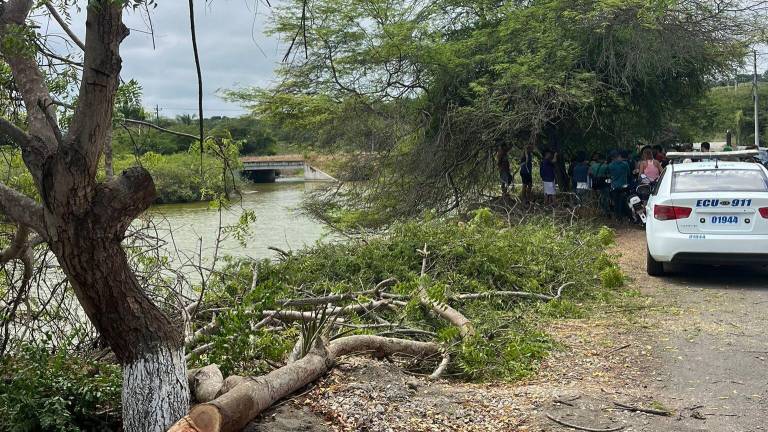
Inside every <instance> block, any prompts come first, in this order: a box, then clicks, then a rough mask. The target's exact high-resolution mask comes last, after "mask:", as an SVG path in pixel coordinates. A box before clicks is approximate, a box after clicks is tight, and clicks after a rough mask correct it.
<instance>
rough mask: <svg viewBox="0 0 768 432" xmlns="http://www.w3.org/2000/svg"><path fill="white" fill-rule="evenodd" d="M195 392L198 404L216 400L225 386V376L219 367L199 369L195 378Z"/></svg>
mask: <svg viewBox="0 0 768 432" xmlns="http://www.w3.org/2000/svg"><path fill="white" fill-rule="evenodd" d="M192 380H193V387H192V388H193V390H194V395H195V399H196V400H197V401H198V402H209V401H212V400H214V399H215V398H216V396H217V395H218V393H219V390H220V389H221V386H222V385H224V376H222V375H221V371H220V370H219V366H218V365H215V364H212V365H208V366H205V367H203V368H200V369H198V370H197V371H196V372H195V374H194V376H193V378H192Z"/></svg>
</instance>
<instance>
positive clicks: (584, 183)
mask: <svg viewBox="0 0 768 432" xmlns="http://www.w3.org/2000/svg"><path fill="white" fill-rule="evenodd" d="M572 166H573V168H572V170H573V173H572V177H573V182H574V183H575V186H576V187H575V190H576V194H577V195H578V196H579V197H580V198H583V197H584V196H585V195H586V194H587V193H588V192H589V189H590V187H589V164H588V163H587V161H586V160H585V158H584V155H580V156H578V157H577V158H576V160H575V161H574V162H573V165H572Z"/></svg>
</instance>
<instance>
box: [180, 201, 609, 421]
mask: <svg viewBox="0 0 768 432" xmlns="http://www.w3.org/2000/svg"><path fill="white" fill-rule="evenodd" d="M612 239H613V233H612V232H611V231H610V230H607V229H594V228H591V229H590V228H588V227H564V226H561V225H559V224H557V223H556V222H553V221H551V220H547V219H540V220H536V221H531V222H529V223H526V224H521V225H517V226H508V225H505V224H504V223H503V222H502V221H501V220H500V219H499V218H497V217H496V216H494V215H493V214H492V213H490V212H489V211H487V210H478V211H477V212H476V213H475V215H474V217H473V218H472V219H471V220H470V221H468V222H464V221H458V220H446V219H434V220H423V221H419V222H410V223H404V224H401V225H397V226H395V227H393V229H392V230H390V232H389V233H387V234H386V235H383V236H380V237H375V238H368V239H361V240H356V241H351V242H346V243H337V244H326V245H320V246H317V247H315V248H311V249H308V250H305V251H301V252H298V253H286V254H284V256H283V257H282V260H281V261H279V262H270V261H262V262H259V263H256V264H253V265H247V263H244V262H242V261H231V262H230V263H229V264H228V267H227V268H226V269H225V270H224V271H222V272H221V274H220V276H219V277H218V278H217V279H216V280H214V281H212V282H211V284H210V286H209V288H208V289H209V290H210V291H209V293H208V294H207V295H206V300H205V301H204V302H203V303H202V304H195V305H193V308H191V309H192V310H190V312H191V313H192V314H194V315H195V318H194V319H193V320H192V321H191V323H190V324H191V325H190V326H188V327H189V331H188V336H187V347H188V353H189V356H188V359H189V361H190V364H191V365H192V366H198V367H199V369H192V370H191V371H190V374H189V379H190V388H191V389H193V395H194V397H195V399H196V400H197V401H198V402H200V405H197V406H196V407H195V408H193V410H192V411H191V412H190V414H189V416H187V417H186V418H185V419H183V420H182V421H180V422H179V423H178V424H177V426H176V430H205V431H208V430H216V431H218V430H238V428H241V427H243V426H244V425H245V424H247V422H248V421H250V420H251V419H252V418H254V417H255V416H256V415H258V414H259V413H260V412H261V411H263V410H264V409H266V408H268V407H269V406H270V405H271V404H272V403H274V402H275V401H276V400H278V399H280V398H282V397H285V396H286V395H289V394H290V393H292V392H294V391H296V390H298V389H299V388H301V387H303V386H305V385H306V384H308V383H310V382H312V381H314V380H315V379H317V378H318V377H319V376H321V375H322V374H324V373H325V372H327V371H328V370H329V369H330V368H331V367H332V366H333V364H334V363H335V362H336V361H337V360H338V359H339V358H340V357H342V356H344V355H348V354H352V353H371V354H373V355H375V356H376V357H379V358H383V357H387V358H397V359H399V360H400V361H401V364H402V365H403V367H406V368H409V369H411V371H412V373H421V374H424V375H428V376H430V377H431V378H439V377H441V376H448V375H450V376H454V377H460V378H464V379H471V380H488V379H503V380H512V379H517V378H520V377H523V376H526V375H527V374H529V373H531V372H532V371H534V370H535V368H536V365H537V362H538V360H540V359H541V358H543V357H544V356H545V355H546V353H547V352H548V351H549V350H550V349H552V348H553V343H552V341H551V340H550V339H549V338H548V337H547V335H546V334H545V333H543V332H542V331H541V322H542V319H547V318H553V317H554V318H557V317H573V316H580V315H582V314H584V313H586V312H587V309H588V307H589V306H586V305H587V304H590V305H593V304H595V301H598V302H599V301H601V300H602V299H605V296H606V295H612V294H611V289H612V288H616V287H618V286H620V285H621V283H622V280H623V276H622V275H621V272H620V271H619V270H618V268H617V267H616V265H615V263H614V262H613V260H612V259H611V258H610V256H608V255H607V253H606V252H605V248H606V246H608V245H609V244H610V243H611V241H612ZM225 376H228V377H227V378H226V379H225V378H224V377H225ZM192 427H194V428H196V429H192ZM185 428H186V429H185Z"/></svg>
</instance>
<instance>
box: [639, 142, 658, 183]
mask: <svg viewBox="0 0 768 432" xmlns="http://www.w3.org/2000/svg"><path fill="white" fill-rule="evenodd" d="M661 169H662V168H661V163H659V161H657V160H656V159H654V158H653V151H651V149H650V148H647V149H645V150H643V159H642V160H641V161H640V163H639V164H638V166H637V171H638V174H639V175H640V182H641V183H654V182H656V181H657V180H658V179H659V177H660V176H661ZM643 176H645V177H643Z"/></svg>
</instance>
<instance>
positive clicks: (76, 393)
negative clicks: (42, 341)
mask: <svg viewBox="0 0 768 432" xmlns="http://www.w3.org/2000/svg"><path fill="white" fill-rule="evenodd" d="M121 388H122V376H121V373H120V368H119V367H118V366H115V365H111V364H104V363H94V362H93V361H91V360H88V359H84V358H80V357H77V356H75V355H71V354H68V353H66V352H64V351H61V352H57V353H54V354H50V353H49V352H48V351H47V349H46V348H43V347H39V346H30V345H28V346H24V347H22V348H21V349H20V350H18V351H17V352H16V353H15V354H14V355H7V356H5V357H4V358H3V359H2V360H0V430H4V431H19V432H21V431H73V432H74V431H81V430H117V429H119V426H120V393H121Z"/></svg>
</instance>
